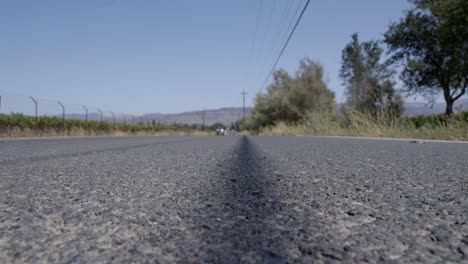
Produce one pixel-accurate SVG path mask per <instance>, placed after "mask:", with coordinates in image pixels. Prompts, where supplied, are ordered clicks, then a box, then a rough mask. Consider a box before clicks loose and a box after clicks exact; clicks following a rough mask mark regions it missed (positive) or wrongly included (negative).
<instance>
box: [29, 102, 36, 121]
mask: <svg viewBox="0 0 468 264" xmlns="http://www.w3.org/2000/svg"><path fill="white" fill-rule="evenodd" d="M29 98H30V99H31V100H32V101H33V102H34V120H35V122H36V124H37V101H36V99H34V97H32V96H29Z"/></svg>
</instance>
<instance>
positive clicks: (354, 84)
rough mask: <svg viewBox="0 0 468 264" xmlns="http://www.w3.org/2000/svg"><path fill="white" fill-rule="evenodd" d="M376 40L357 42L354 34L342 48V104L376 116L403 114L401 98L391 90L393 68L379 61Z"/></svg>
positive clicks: (398, 115) (397, 115)
mask: <svg viewBox="0 0 468 264" xmlns="http://www.w3.org/2000/svg"><path fill="white" fill-rule="evenodd" d="M382 53H383V49H382V48H381V47H380V45H379V42H377V41H366V42H362V43H361V42H360V41H359V37H358V34H357V33H355V34H354V35H353V36H352V40H351V42H350V43H349V44H348V45H346V47H345V48H344V49H343V52H342V58H341V61H342V66H341V70H340V78H341V79H342V80H343V82H344V83H345V84H346V96H347V101H346V107H347V108H350V109H354V110H356V111H359V112H361V113H364V114H368V115H370V116H371V117H372V118H374V119H376V118H378V116H379V115H382V114H385V115H387V116H388V117H393V118H397V117H400V116H402V115H403V110H404V109H403V108H404V102H403V99H402V98H401V96H400V94H398V92H397V91H396V90H395V88H394V86H395V81H394V80H393V76H394V74H395V71H394V70H393V69H391V68H390V67H389V64H388V63H387V62H382V61H381V60H382V59H381V55H382Z"/></svg>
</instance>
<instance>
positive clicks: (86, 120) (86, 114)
mask: <svg viewBox="0 0 468 264" xmlns="http://www.w3.org/2000/svg"><path fill="white" fill-rule="evenodd" d="M83 109H84V110H85V122H86V123H88V108H86V106H84V105H83Z"/></svg>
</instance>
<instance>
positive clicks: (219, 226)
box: [0, 136, 468, 263]
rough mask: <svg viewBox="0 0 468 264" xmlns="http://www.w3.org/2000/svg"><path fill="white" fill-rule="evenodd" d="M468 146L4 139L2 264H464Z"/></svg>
mask: <svg viewBox="0 0 468 264" xmlns="http://www.w3.org/2000/svg"><path fill="white" fill-rule="evenodd" d="M467 218H468V144H458V143H435V142H429V143H425V144H415V143H410V142H408V141H392V140H385V141H383V140H368V139H340V138H306V137H236V136H226V137H125V138H86V139H84V138H83V139H38V140H13V141H0V263H22V262H54V263H85V262H86V263H96V262H104V263H106V262H109V263H110V262H112V263H115V262H148V263H155V262H156V263H174V262H179V263H199V262H205V263H238V262H243V263H250V262H258V263H311V262H335V261H337V262H338V261H344V262H370V263H376V262H377V263H393V262H402V263H408V262H425V263H440V262H465V263H468V223H467V222H468V221H467Z"/></svg>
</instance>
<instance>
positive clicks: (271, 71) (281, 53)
mask: <svg viewBox="0 0 468 264" xmlns="http://www.w3.org/2000/svg"><path fill="white" fill-rule="evenodd" d="M309 3H310V0H307V2H306V4H305V5H304V7H303V8H302V11H301V14H300V15H299V17H298V18H297V21H296V24H294V27H293V29H292V30H291V33H290V34H289V36H288V39H287V40H286V42H285V43H284V46H283V48H282V49H281V51H280V53H279V55H278V57H277V58H276V60H275V63H274V64H273V67H271V70H270V72H269V73H268V75H267V77H266V79H265V81H264V82H263V85H262V87H261V88H260V93H261V92H262V91H263V89H264V88H265V85H266V84H267V82H268V80H269V79H270V76H271V74H272V73H273V71H274V70H275V68H276V65H277V64H278V62H279V60H280V58H281V56H282V55H283V53H284V50H285V49H286V47H287V46H288V43H289V41H290V40H291V37H292V36H293V34H294V32H295V31H296V28H297V25H299V22H301V19H302V16H303V15H304V12H305V11H306V9H307V7H308V6H309Z"/></svg>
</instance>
